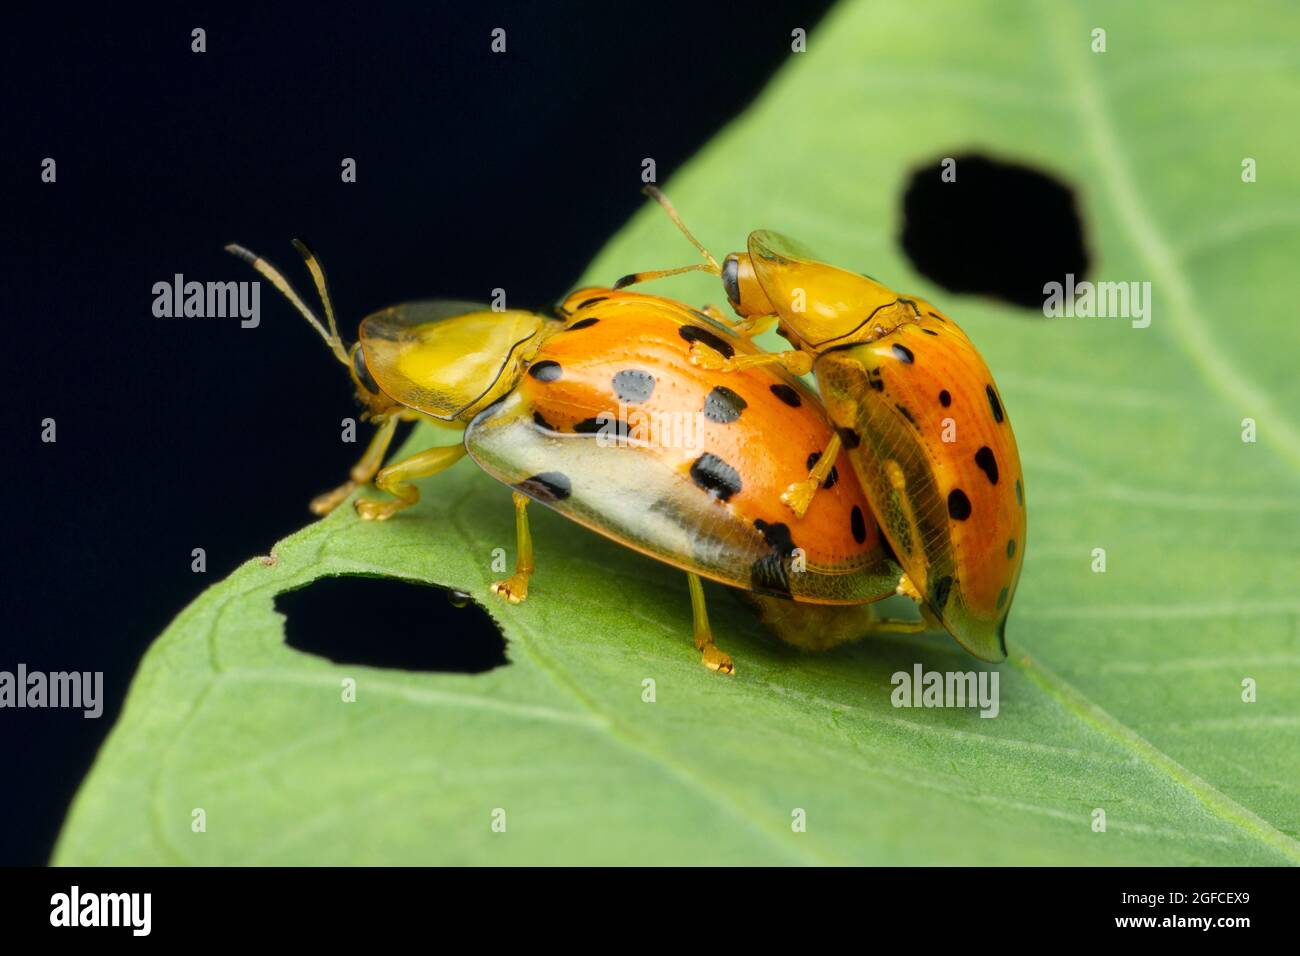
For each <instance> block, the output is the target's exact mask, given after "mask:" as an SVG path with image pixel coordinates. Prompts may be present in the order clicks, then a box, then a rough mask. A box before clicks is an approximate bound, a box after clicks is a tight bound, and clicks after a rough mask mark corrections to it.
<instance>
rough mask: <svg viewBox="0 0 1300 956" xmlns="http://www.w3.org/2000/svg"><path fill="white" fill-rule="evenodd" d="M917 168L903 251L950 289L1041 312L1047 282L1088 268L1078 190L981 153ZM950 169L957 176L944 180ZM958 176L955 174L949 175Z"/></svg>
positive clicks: (907, 199) (906, 207)
mask: <svg viewBox="0 0 1300 956" xmlns="http://www.w3.org/2000/svg"><path fill="white" fill-rule="evenodd" d="M951 158H952V159H954V160H955V161H956V165H955V167H951V164H945V163H944V162H943V159H936V160H934V161H933V162H931V163H928V164H926V165H925V166H923V167H921V168H919V169H917V170H915V171H914V172H913V173H912V178H911V180H910V181H909V183H908V185H907V189H906V190H905V191H904V193H903V233H902V236H901V237H900V239H901V242H902V245H903V251H904V252H906V253H907V256H908V258H909V259H911V261H912V265H913V266H914V267H915V268H916V270H917V271H918V272H920V273H921V274H922V275H923V276H925V277H926V278H928V279H930V280H931V281H933V282H935V283H937V284H938V285H940V286H942V287H943V288H945V289H947V290H948V291H949V292H971V293H976V294H979V295H990V296H993V297H995V298H998V299H1003V300H1005V301H1007V302H1011V303H1013V304H1015V305H1021V306H1025V307H1026V308H1032V309H1041V308H1042V305H1043V301H1044V299H1046V297H1047V296H1046V294H1045V293H1044V292H1043V286H1044V285H1045V284H1046V283H1048V282H1061V283H1064V282H1065V276H1066V274H1067V273H1073V275H1074V279H1075V282H1080V281H1082V280H1083V278H1084V277H1085V275H1086V273H1087V271H1088V251H1087V249H1086V248H1085V245H1084V237H1083V223H1082V222H1081V221H1080V219H1079V211H1078V208H1077V206H1076V204H1075V199H1074V192H1073V190H1071V189H1070V188H1069V187H1068V186H1066V185H1065V184H1064V183H1063V182H1061V181H1060V180H1058V179H1056V178H1054V177H1052V176H1049V175H1048V174H1046V173H1043V172H1040V171H1038V170H1036V169H1032V168H1030V167H1028V166H1021V165H1018V164H1015V163H1007V162H1002V161H1000V160H996V159H991V158H990V157H988V156H984V155H982V154H979V153H968V154H965V155H958V156H952V157H951ZM945 165H947V166H950V168H952V170H953V173H955V175H956V178H955V179H954V180H953V181H951V182H945V181H944V177H943V172H944V169H945ZM949 178H951V174H950V177H949Z"/></svg>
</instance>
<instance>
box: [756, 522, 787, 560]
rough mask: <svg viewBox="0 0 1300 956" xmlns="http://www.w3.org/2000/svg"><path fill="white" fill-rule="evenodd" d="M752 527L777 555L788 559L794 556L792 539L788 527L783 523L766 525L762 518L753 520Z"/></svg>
mask: <svg viewBox="0 0 1300 956" xmlns="http://www.w3.org/2000/svg"><path fill="white" fill-rule="evenodd" d="M754 527H755V528H757V529H758V533H759V534H761V535H762V536H763V540H764V541H766V542H767V544H768V547H770V548H771V549H772V550H773V551H775V552H776V553H777V554H779V555H781V556H782V557H784V558H788V557H790V556H791V555H793V554H794V549H795V543H794V538H793V537H791V536H790V526H789V525H788V524H786V523H785V522H784V521H774V522H772V523H771V524H768V523H767V522H766V521H764V520H763V519H762V518H755V519H754Z"/></svg>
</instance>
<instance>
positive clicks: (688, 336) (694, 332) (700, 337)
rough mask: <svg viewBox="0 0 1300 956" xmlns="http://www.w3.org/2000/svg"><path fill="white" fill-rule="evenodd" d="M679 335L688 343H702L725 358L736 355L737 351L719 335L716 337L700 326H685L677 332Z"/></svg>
mask: <svg viewBox="0 0 1300 956" xmlns="http://www.w3.org/2000/svg"><path fill="white" fill-rule="evenodd" d="M677 334H678V335H680V336H681V337H682V338H684V339H685V340H686V341H687V342H690V343H692V344H694V343H695V342H700V343H702V344H704V345H707V346H708V347H709V348H711V349H713V350H714V351H717V352H721V353H722V355H723V357H724V358H731V357H732V356H733V355H735V354H736V350H735V348H733V347H732V345H731V343H730V342H728V341H727V340H726V339H724V338H722V337H721V336H719V335H715V334H714V333H712V332H710V331H709V330H708V329H702V328H700V327H699V326H698V325H683V326H682V327H681V328H679V329H678V330H677Z"/></svg>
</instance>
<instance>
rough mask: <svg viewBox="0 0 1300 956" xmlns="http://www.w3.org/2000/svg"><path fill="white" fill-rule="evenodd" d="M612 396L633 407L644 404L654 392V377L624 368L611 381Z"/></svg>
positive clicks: (637, 369)
mask: <svg viewBox="0 0 1300 956" xmlns="http://www.w3.org/2000/svg"><path fill="white" fill-rule="evenodd" d="M612 384H613V386H614V394H615V395H617V396H618V397H619V399H620V400H621V401H624V402H627V403H629V404H631V405H635V404H636V403H637V402H644V401H645V400H646V399H647V398H649V397H650V394H651V393H652V392H653V391H654V390H655V377H654V376H653V375H651V374H650V373H649V372H643V371H641V369H639V368H625V369H623V371H621V372H619V373H618V374H617V375H615V376H614V378H613V380H612Z"/></svg>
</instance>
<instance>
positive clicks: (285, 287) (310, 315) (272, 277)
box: [226, 240, 350, 365]
mask: <svg viewBox="0 0 1300 956" xmlns="http://www.w3.org/2000/svg"><path fill="white" fill-rule="evenodd" d="M297 245H298V243H297V240H295V247H296V246H297ZM306 249H307V247H306V246H303V247H302V249H300V250H299V251H300V252H302V251H303V250H306ZM226 251H227V252H229V253H230V254H231V255H234V256H238V257H239V258H240V259H243V260H244V261H245V262H247V263H248V264H249V265H250V266H252V267H253V268H254V269H256V270H257V271H258V272H259V273H261V275H262V276H263V277H264V278H265V279H266V281H267V282H269V283H271V285H273V286H275V287H276V288H277V289H279V290H280V294H281V295H283V296H284V297H285V298H286V299H288V300H289V301H290V302H291V303H293V307H294V308H295V309H297V310H298V311H299V312H300V313H302V317H303V318H304V319H306V320H307V321H308V322H310V323H311V326H312V328H314V329H315V330H316V331H317V332H319V333H320V337H321V338H323V339H324V340H325V344H326V345H328V346H329V347H330V351H331V352H333V353H334V357H335V358H337V359H338V360H339V361H340V362H342V363H343V364H344V365H348V364H350V363H349V362H348V353H347V350H346V349H345V348H343V341H342V339H340V338H339V333H338V327H337V326H336V325H335V324H334V309H333V307H332V306H331V305H330V301H329V297H328V294H327V293H326V291H325V272H324V270H322V269H321V268H320V263H318V262H316V257H315V256H314V255H312V253H311V250H307V251H306V252H305V253H304V255H303V258H304V259H306V258H307V257H308V256H310V259H308V263H307V267H308V268H309V269H311V271H312V278H313V279H315V280H316V288H317V289H318V290H319V291H320V293H321V299H322V300H323V301H324V302H325V311H326V314H328V315H329V321H330V331H329V332H326V331H325V326H324V325H322V324H321V321H320V319H318V318H317V317H316V313H315V312H313V311H312V310H311V309H310V308H308V307H307V303H306V302H304V301H303V300H302V296H300V295H299V294H298V290H297V289H295V288H294V287H293V286H292V285H290V284H289V280H288V279H286V278H285V277H284V275H283V274H282V273H281V272H280V270H279V269H277V268H276V267H275V266H273V265H271V263H269V262H267V261H266V260H265V259H263V258H262V257H261V256H259V255H257V253H255V252H251V251H249V250H248V249H245V248H244V247H243V246H241V245H237V244H236V243H233V242H232V243H230V245H228V246H226ZM313 263H314V264H315V268H312V265H313ZM318 273H319V275H318ZM331 333H332V334H331Z"/></svg>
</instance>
